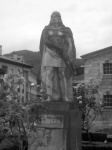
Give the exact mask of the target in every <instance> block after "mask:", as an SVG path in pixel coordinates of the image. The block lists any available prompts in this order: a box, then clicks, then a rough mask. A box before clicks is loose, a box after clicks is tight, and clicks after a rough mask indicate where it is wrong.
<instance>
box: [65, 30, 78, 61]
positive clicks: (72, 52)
mask: <svg viewBox="0 0 112 150" xmlns="http://www.w3.org/2000/svg"><path fill="white" fill-rule="evenodd" d="M67 33H68V35H69V40H70V41H69V42H70V45H71V48H70V50H69V57H70V60H71V61H72V60H73V59H76V48H75V43H74V38H73V33H72V31H71V29H70V28H67Z"/></svg>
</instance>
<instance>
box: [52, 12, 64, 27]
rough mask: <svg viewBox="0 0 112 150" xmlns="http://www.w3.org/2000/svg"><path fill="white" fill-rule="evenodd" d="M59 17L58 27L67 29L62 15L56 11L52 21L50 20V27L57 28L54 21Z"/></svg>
mask: <svg viewBox="0 0 112 150" xmlns="http://www.w3.org/2000/svg"><path fill="white" fill-rule="evenodd" d="M55 16H56V17H58V27H65V26H64V24H63V22H62V19H61V15H60V13H59V12H57V11H55V12H53V13H52V14H51V19H50V23H49V26H55V23H56V22H55V20H54V17H55Z"/></svg>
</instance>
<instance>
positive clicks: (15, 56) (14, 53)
mask: <svg viewBox="0 0 112 150" xmlns="http://www.w3.org/2000/svg"><path fill="white" fill-rule="evenodd" d="M13 59H14V60H17V53H16V52H13Z"/></svg>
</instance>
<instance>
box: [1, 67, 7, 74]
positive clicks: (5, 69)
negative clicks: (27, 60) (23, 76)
mask: <svg viewBox="0 0 112 150" xmlns="http://www.w3.org/2000/svg"><path fill="white" fill-rule="evenodd" d="M2 69H3V70H4V72H5V74H7V71H8V67H7V66H4V65H2Z"/></svg>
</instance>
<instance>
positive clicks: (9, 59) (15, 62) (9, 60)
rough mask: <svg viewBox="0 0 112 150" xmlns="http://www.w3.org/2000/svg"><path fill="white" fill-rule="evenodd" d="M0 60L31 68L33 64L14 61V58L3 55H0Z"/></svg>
mask: <svg viewBox="0 0 112 150" xmlns="http://www.w3.org/2000/svg"><path fill="white" fill-rule="evenodd" d="M0 62H5V63H9V64H13V65H17V66H22V67H26V68H33V66H31V65H29V64H26V63H22V62H19V61H16V60H14V59H11V58H8V57H6V56H3V55H1V56H0Z"/></svg>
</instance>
